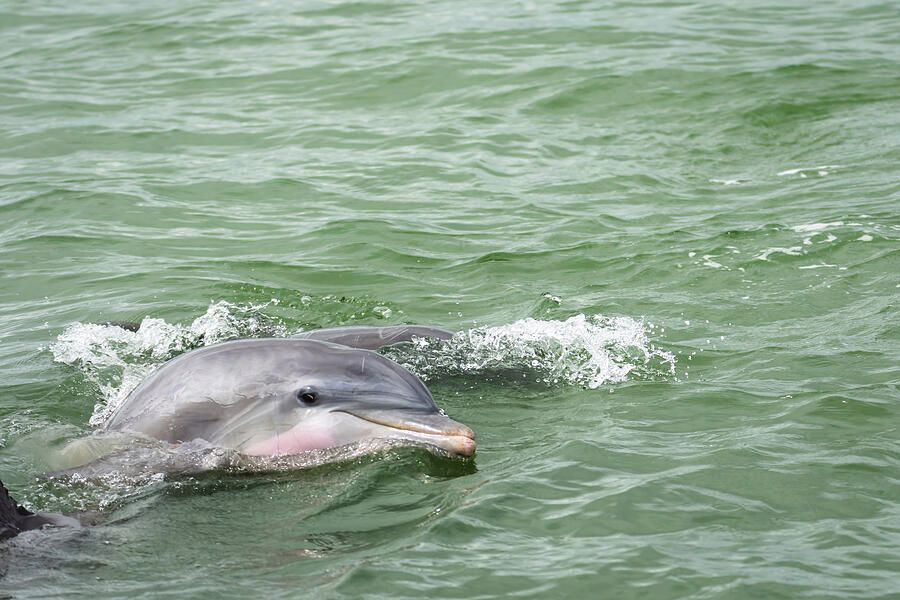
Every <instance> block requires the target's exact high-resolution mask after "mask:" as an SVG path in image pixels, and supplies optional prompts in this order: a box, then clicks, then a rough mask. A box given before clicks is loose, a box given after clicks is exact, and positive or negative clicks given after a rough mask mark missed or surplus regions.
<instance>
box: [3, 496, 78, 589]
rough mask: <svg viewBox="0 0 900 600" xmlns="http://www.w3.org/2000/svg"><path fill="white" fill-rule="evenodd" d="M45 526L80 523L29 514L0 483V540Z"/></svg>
mask: <svg viewBox="0 0 900 600" xmlns="http://www.w3.org/2000/svg"><path fill="white" fill-rule="evenodd" d="M46 526H55V527H80V526H81V523H79V522H78V520H77V519H73V518H72V517H66V516H64V515H60V514H57V513H41V512H39V513H33V512H31V511H30V510H28V509H26V508H25V507H24V506H20V505H19V503H18V502H16V501H15V500H14V499H13V498H12V496H10V495H9V491H7V489H6V486H4V485H3V482H2V481H0V540H5V539H8V538H11V537H15V536H17V535H19V534H20V533H22V532H23V531H28V530H30V529H42V528H43V527H46ZM0 575H2V574H0Z"/></svg>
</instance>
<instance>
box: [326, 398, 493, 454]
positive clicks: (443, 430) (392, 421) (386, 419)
mask: <svg viewBox="0 0 900 600" xmlns="http://www.w3.org/2000/svg"><path fill="white" fill-rule="evenodd" d="M341 412H346V413H347V414H350V415H353V416H354V417H357V418H359V419H363V420H364V421H368V422H370V423H374V424H376V425H381V426H383V427H388V428H390V429H391V430H392V432H391V433H392V434H393V435H396V436H397V437H400V438H403V439H408V440H411V441H414V442H421V443H424V444H427V445H430V446H435V447H437V448H439V449H441V450H444V451H446V452H449V453H450V454H453V455H456V456H472V455H473V454H475V432H474V431H472V430H471V429H469V428H468V427H466V426H465V425H463V424H462V423H458V422H456V421H454V420H453V419H451V418H450V417H446V416H444V415H442V414H440V413H426V412H414V411H404V410H396V409H395V410H363V409H353V410H344V411H341Z"/></svg>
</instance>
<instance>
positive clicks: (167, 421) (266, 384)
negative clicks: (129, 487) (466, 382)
mask: <svg viewBox="0 0 900 600" xmlns="http://www.w3.org/2000/svg"><path fill="white" fill-rule="evenodd" d="M451 335H452V334H451V333H450V332H448V331H446V330H443V329H439V328H432V327H424V326H395V327H345V328H333V329H323V330H318V331H313V332H305V333H301V334H299V335H298V336H296V337H294V338H257V339H243V340H234V341H228V342H223V343H220V344H215V345H212V346H207V347H204V348H199V349H196V350H193V351H190V352H188V353H186V354H183V355H181V356H179V357H176V358H174V359H172V360H170V361H168V362H167V363H165V364H163V365H162V366H161V367H160V368H159V369H157V370H156V371H155V372H154V373H152V374H151V375H150V376H149V377H147V378H146V379H145V380H144V381H143V382H142V383H141V384H140V385H138V387H137V388H135V389H134V390H133V391H132V392H131V393H130V394H129V395H128V396H127V397H126V398H125V400H123V402H122V403H121V404H120V405H119V406H118V407H117V409H116V410H115V411H114V412H113V414H112V415H111V416H110V418H109V419H108V420H107V422H106V423H105V424H104V425H103V431H105V432H116V433H123V434H138V435H139V436H144V437H149V438H153V439H156V440H161V441H163V442H169V443H171V444H185V443H189V442H194V441H198V440H199V441H202V442H205V443H208V444H210V445H212V446H214V447H218V448H225V449H229V450H232V451H236V452H237V453H239V454H240V455H244V456H249V457H283V456H293V455H297V454H301V453H304V452H309V451H313V450H324V449H330V448H336V447H342V446H346V445H351V444H356V443H360V442H366V441H370V440H386V441H389V442H391V443H393V444H399V445H411V446H422V447H425V448H427V449H429V450H431V451H433V452H436V453H439V454H445V455H450V456H461V457H468V456H472V455H473V454H474V453H475V434H474V433H473V432H472V430H471V429H469V428H468V427H467V426H465V425H463V424H461V423H458V422H456V421H454V420H452V419H450V418H449V417H448V416H446V415H445V414H444V412H443V411H442V410H441V409H440V408H438V406H437V405H436V404H435V402H434V399H433V398H432V396H431V393H430V392H429V391H428V388H426V387H425V384H424V383H422V381H421V380H420V379H419V378H418V377H416V376H415V375H413V374H412V373H410V372H409V371H407V370H406V369H404V368H403V367H401V366H400V365H399V364H397V363H395V362H393V361H392V360H390V359H388V358H386V357H384V356H382V355H380V354H377V353H376V352H373V351H372V350H373V349H377V348H379V347H382V346H387V345H392V344H396V343H402V342H408V341H412V340H413V339H415V338H417V337H438V338H441V339H447V338H448V337H450V336H451Z"/></svg>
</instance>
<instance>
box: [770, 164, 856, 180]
mask: <svg viewBox="0 0 900 600" xmlns="http://www.w3.org/2000/svg"><path fill="white" fill-rule="evenodd" d="M841 168H843V167H842V166H841V165H822V166H821V167H799V168H797V169H788V170H786V171H781V172H779V173H778V176H779V177H784V176H785V175H800V176H801V177H803V176H805V175H806V174H807V173H811V172H815V173H818V174H819V176H821V177H824V176H825V175H828V172H829V171H830V170H834V169H841Z"/></svg>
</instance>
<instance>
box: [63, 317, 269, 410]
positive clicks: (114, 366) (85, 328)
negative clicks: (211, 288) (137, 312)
mask: <svg viewBox="0 0 900 600" xmlns="http://www.w3.org/2000/svg"><path fill="white" fill-rule="evenodd" d="M266 306H268V304H262V305H245V306H241V305H235V304H231V303H229V302H216V303H213V304H211V305H210V306H209V308H207V310H206V312H205V313H204V314H202V315H200V316H199V317H197V318H196V319H194V320H193V321H192V322H191V323H189V324H187V325H178V324H172V323H167V322H166V321H164V320H163V319H156V318H151V317H145V318H144V320H143V321H141V324H140V328H139V329H138V330H137V331H129V330H127V329H123V328H122V327H119V326H116V325H98V324H95V323H75V324H73V325H71V326H69V327H68V328H66V330H65V331H63V332H62V333H61V334H60V335H59V337H58V338H57V340H56V342H55V343H53V344H51V346H50V351H51V352H52V353H53V358H54V360H55V361H56V362H60V363H64V364H67V365H72V366H75V367H77V368H78V369H79V370H81V371H82V373H83V374H84V376H85V378H86V379H87V380H88V381H90V382H92V383H94V384H95V385H96V386H97V387H98V388H99V390H100V393H101V398H100V400H99V401H98V402H97V404H96V405H95V406H94V412H93V415H92V416H91V419H90V423H91V425H95V426H97V425H101V424H102V423H103V422H104V421H106V419H107V418H108V417H109V415H111V414H112V413H113V411H115V409H116V407H117V406H118V405H119V403H121V402H122V400H124V399H125V397H126V396H128V394H129V393H130V392H131V390H133V389H134V388H135V387H136V386H137V385H138V384H139V383H140V382H141V380H142V379H144V377H146V376H147V375H148V374H149V372H150V371H152V370H153V369H154V368H156V367H157V366H159V365H160V364H162V363H163V362H165V361H166V360H168V359H170V358H172V357H174V356H177V355H178V354H181V353H183V352H186V351H188V350H191V349H193V348H198V347H201V346H208V345H210V344H215V343H217V342H221V341H224V340H228V339H234V338H238V337H252V336H259V335H284V334H285V332H284V328H283V326H281V325H279V324H278V323H277V322H275V321H274V320H273V319H272V318H270V317H267V316H266V315H265V314H264V313H263V312H262V310H263V309H264V308H265V307H266Z"/></svg>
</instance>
